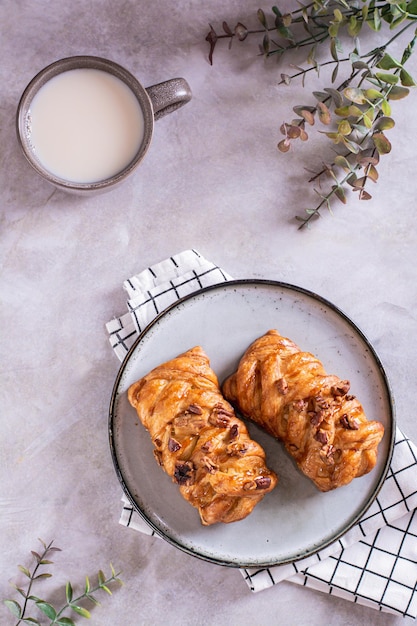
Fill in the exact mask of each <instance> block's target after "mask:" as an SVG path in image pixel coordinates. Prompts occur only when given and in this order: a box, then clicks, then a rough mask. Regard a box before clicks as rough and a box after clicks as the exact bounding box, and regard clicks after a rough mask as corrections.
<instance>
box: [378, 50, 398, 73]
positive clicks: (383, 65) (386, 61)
mask: <svg viewBox="0 0 417 626" xmlns="http://www.w3.org/2000/svg"><path fill="white" fill-rule="evenodd" d="M376 66H377V67H379V68H380V69H381V70H393V69H395V68H397V67H401V63H399V62H398V61H396V59H394V57H392V56H391V55H390V54H388V53H385V54H384V56H383V57H382V59H381V60H380V61H378V63H377V64H376Z"/></svg>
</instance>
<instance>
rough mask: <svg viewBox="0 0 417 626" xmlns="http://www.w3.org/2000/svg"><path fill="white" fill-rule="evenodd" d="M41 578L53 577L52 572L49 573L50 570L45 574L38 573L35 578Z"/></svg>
mask: <svg viewBox="0 0 417 626" xmlns="http://www.w3.org/2000/svg"><path fill="white" fill-rule="evenodd" d="M39 578H52V574H48V572H45V573H44V574H38V575H37V576H35V577H34V579H33V580H39Z"/></svg>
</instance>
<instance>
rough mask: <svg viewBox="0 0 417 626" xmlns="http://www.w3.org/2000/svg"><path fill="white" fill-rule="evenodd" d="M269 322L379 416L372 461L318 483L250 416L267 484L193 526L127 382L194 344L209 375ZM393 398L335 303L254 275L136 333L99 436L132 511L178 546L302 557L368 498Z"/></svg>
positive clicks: (381, 468)
mask: <svg viewBox="0 0 417 626" xmlns="http://www.w3.org/2000/svg"><path fill="white" fill-rule="evenodd" d="M271 328H276V329H277V330H278V331H279V332H280V333H281V334H282V335H284V336H287V337H289V338H291V339H292V340H293V341H295V342H296V343H297V344H298V345H299V346H300V347H301V349H303V350H305V351H309V352H312V353H313V354H315V355H316V356H318V358H319V359H320V360H321V361H322V362H323V364H324V366H325V368H326V370H327V371H328V372H329V373H333V374H337V375H338V376H340V378H342V379H349V380H350V382H351V393H353V394H355V395H356V396H357V397H358V398H359V399H360V401H361V403H362V404H363V406H364V409H365V412H366V414H367V416H368V419H377V420H379V421H380V422H382V423H383V425H384V426H385V435H384V437H383V440H382V442H381V444H380V446H379V456H378V463H377V466H376V467H375V468H374V470H373V471H372V472H371V473H369V474H367V475H366V476H363V477H361V478H357V479H355V480H354V481H353V482H352V483H350V484H349V485H347V486H345V487H341V488H339V489H336V490H334V491H331V492H328V493H321V492H319V491H318V490H317V489H316V487H315V486H314V485H313V484H312V483H311V481H310V480H309V479H307V478H306V477H305V476H304V475H303V474H301V473H300V471H299V470H298V468H297V467H296V465H295V464H294V462H293V461H292V459H291V458H289V456H288V455H287V453H286V452H285V450H284V449H283V447H282V445H281V444H280V443H279V442H277V441H276V440H274V439H273V438H272V437H270V436H269V435H267V434H265V433H264V432H262V431H261V430H260V429H259V428H257V427H256V426H254V425H249V430H250V432H251V435H252V437H253V438H254V439H256V440H257V441H258V442H259V443H260V444H261V445H262V446H263V448H264V449H265V452H266V455H267V462H268V465H269V466H270V467H271V468H272V469H274V470H275V471H276V472H277V474H278V476H279V479H280V480H279V483H278V486H277V487H276V488H275V489H274V491H272V492H271V493H270V494H268V495H267V496H266V497H265V498H264V499H263V500H262V501H261V502H260V503H259V504H258V506H257V507H256V508H255V510H254V511H253V512H252V513H251V515H249V516H248V517H247V518H246V519H244V520H242V521H240V522H234V523H232V524H216V525H214V526H208V527H204V526H202V525H201V523H200V519H199V515H198V512H197V510H196V509H194V508H193V507H192V506H191V505H190V504H189V503H188V502H186V501H185V500H184V499H183V498H182V497H181V495H180V493H179V490H178V488H177V486H176V485H175V484H173V483H172V481H171V478H170V477H169V476H167V475H166V474H165V473H164V472H163V470H162V469H161V468H160V467H159V466H158V465H157V464H156V462H155V460H154V457H153V454H152V443H151V440H150V437H149V435H148V433H147V432H146V431H145V429H144V427H143V426H142V424H140V423H139V422H138V419H137V417H136V412H135V411H134V409H133V408H132V407H131V406H130V404H129V402H128V400H127V389H128V387H129V386H130V385H131V384H132V383H133V382H135V381H136V380H137V379H139V378H141V377H142V376H144V375H145V374H146V373H147V372H148V371H150V370H151V369H152V368H154V367H156V366H157V365H159V364H160V363H162V362H164V361H167V360H169V359H171V358H173V357H175V356H177V355H178V354H180V353H182V352H184V351H185V350H188V349H189V348H192V347H193V346H195V345H201V346H202V347H203V348H204V350H205V351H206V353H207V354H208V356H209V357H210V360H211V365H212V368H213V369H214V371H215V372H216V374H217V376H218V377H219V380H220V381H223V380H224V378H225V377H226V376H227V375H228V374H230V373H231V372H232V371H233V370H234V369H235V368H236V366H237V364H238V361H239V359H240V357H241V356H242V354H243V352H244V351H245V349H246V348H247V346H248V345H249V343H250V342H252V341H253V340H254V339H256V338H257V337H258V336H260V335H262V334H263V333H265V332H266V331H267V330H269V329H271ZM394 430H395V429H394V407H393V402H392V398H391V394H390V390H389V385H388V382H387V378H386V375H385V373H384V370H383V368H382V365H381V363H380V361H379V359H378V357H377V355H376V353H375V351H374V349H373V348H372V346H371V345H370V343H369V342H368V341H367V339H366V338H365V337H364V335H363V333H362V332H361V331H360V330H359V329H358V328H357V327H356V325H355V324H354V323H353V322H352V321H351V320H350V319H349V318H348V317H347V316H346V315H345V314H344V313H342V312H341V311H340V310H339V309H338V308H337V307H335V306H334V305H333V304H331V303H330V302H328V301H326V300H324V299H323V298H321V297H319V296H317V295H315V294H313V293H311V292H309V291H306V290H304V289H301V288H298V287H295V286H293V285H288V284H284V283H279V282H274V281H265V280H239V281H231V282H228V283H223V284H221V285H216V286H214V287H211V288H210V287H209V288H207V289H204V290H202V291H199V292H196V293H195V294H193V295H191V296H189V297H186V298H184V299H183V300H180V301H178V302H177V303H175V304H174V305H173V306H171V307H170V308H168V309H167V310H166V311H164V312H163V313H162V314H160V315H159V316H158V317H157V318H156V319H155V320H154V321H153V322H152V323H151V324H150V325H149V326H148V327H147V328H146V330H145V331H144V332H143V333H142V334H141V335H140V336H139V338H138V339H137V341H136V343H135V344H134V346H132V348H131V350H130V352H129V354H128V355H127V356H126V358H125V360H124V362H123V363H122V366H121V368H120V371H119V373H118V376H117V378H116V381H115V385H114V389H113V394H112V398H111V404H110V415H109V436H110V447H111V453H112V457H113V462H114V466H115V469H116V472H117V475H118V477H119V480H120V482H121V484H122V487H123V489H124V491H125V493H126V495H127V496H128V498H129V500H130V501H131V502H132V504H133V506H134V508H135V509H136V510H137V511H138V513H139V514H140V515H141V516H142V517H143V518H144V519H145V520H146V521H147V522H148V523H149V525H150V526H151V527H152V528H153V529H154V530H155V531H156V533H158V534H159V535H161V536H162V537H163V538H165V539H166V540H167V541H168V542H170V543H171V544H173V545H174V546H176V547H177V548H179V549H181V550H183V551H185V552H187V553H189V554H191V555H193V556H196V557H199V558H202V559H205V560H208V561H211V562H213V563H217V564H220V565H227V566H234V567H257V566H271V565H277V564H283V563H288V562H290V561H294V560H298V559H300V558H303V557H306V556H309V555H311V554H313V553H314V552H316V551H318V550H320V549H322V548H324V547H325V546H327V545H329V544H330V543H332V542H334V541H336V540H337V539H338V538H339V537H340V536H341V535H343V534H344V533H345V532H346V531H347V530H348V529H349V528H350V527H351V526H352V525H353V524H355V523H356V522H357V521H358V520H359V518H360V517H361V516H362V515H363V514H364V513H365V511H366V510H367V508H368V507H369V506H370V505H371V503H372V501H373V500H374V498H375V497H376V495H377V493H378V491H379V489H380V487H381V485H382V483H383V481H384V478H385V476H386V473H387V471H388V468H389V463H390V459H391V455H392V450H393V438H394Z"/></svg>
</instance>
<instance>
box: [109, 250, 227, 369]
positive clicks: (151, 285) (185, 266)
mask: <svg viewBox="0 0 417 626" xmlns="http://www.w3.org/2000/svg"><path fill="white" fill-rule="evenodd" d="M227 280H230V276H229V275H228V274H226V272H224V271H223V270H222V269H221V268H220V267H218V266H217V265H215V264H214V263H211V262H210V261H207V260H206V259H205V258H204V257H203V256H202V255H201V254H200V253H199V252H197V250H185V251H184V252H180V253H179V254H176V255H174V256H172V257H170V258H169V259H166V260H165V261H162V262H161V263H157V264H156V265H153V266H152V267H148V268H147V269H146V270H144V271H142V272H140V274H137V275H136V276H133V277H132V278H129V279H128V280H126V281H125V282H124V283H123V287H124V288H125V289H126V291H127V293H128V296H129V299H128V301H127V308H128V312H127V313H125V314H123V315H121V316H119V317H116V318H114V319H112V320H111V321H110V322H108V323H107V324H106V329H107V332H108V333H109V336H110V343H111V346H112V348H113V350H114V351H115V353H116V355H117V356H118V358H119V359H120V360H121V361H122V360H123V359H124V357H125V356H126V354H127V353H128V351H129V348H130V347H131V346H132V345H133V343H134V342H135V339H136V338H137V336H138V334H139V333H141V332H142V331H143V329H144V328H146V326H147V325H148V324H149V322H151V321H152V320H153V319H154V318H155V317H156V316H157V315H158V313H160V312H162V311H163V310H164V309H166V308H167V307H168V306H169V305H170V304H172V303H174V302H176V301H177V300H179V299H180V298H183V297H184V296H187V295H188V294H190V293H193V292H194V291H198V289H202V288H203V287H208V286H209V285H215V284H218V283H223V282H225V281H227Z"/></svg>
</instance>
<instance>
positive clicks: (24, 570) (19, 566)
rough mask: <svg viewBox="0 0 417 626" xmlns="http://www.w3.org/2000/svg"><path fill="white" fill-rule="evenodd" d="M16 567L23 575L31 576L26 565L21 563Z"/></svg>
mask: <svg viewBox="0 0 417 626" xmlns="http://www.w3.org/2000/svg"><path fill="white" fill-rule="evenodd" d="M17 567H18V568H19V569H20V571H21V572H22V573H23V574H24V575H25V576H27V577H28V578H31V573H30V571H29V570H28V568H27V567H24V566H23V565H18V566H17Z"/></svg>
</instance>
